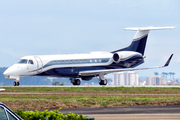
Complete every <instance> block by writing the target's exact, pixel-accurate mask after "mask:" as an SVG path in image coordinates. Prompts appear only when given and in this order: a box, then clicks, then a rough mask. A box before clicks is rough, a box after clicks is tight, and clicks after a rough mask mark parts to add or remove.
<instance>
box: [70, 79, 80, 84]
mask: <svg viewBox="0 0 180 120" xmlns="http://www.w3.org/2000/svg"><path fill="white" fill-rule="evenodd" d="M70 80H71V83H72V84H73V85H80V84H81V80H80V79H75V78H70Z"/></svg>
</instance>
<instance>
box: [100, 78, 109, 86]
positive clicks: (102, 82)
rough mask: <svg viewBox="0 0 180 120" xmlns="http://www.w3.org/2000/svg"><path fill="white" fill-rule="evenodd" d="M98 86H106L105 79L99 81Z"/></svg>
mask: <svg viewBox="0 0 180 120" xmlns="http://www.w3.org/2000/svg"><path fill="white" fill-rule="evenodd" d="M99 85H107V80H106V79H105V80H101V81H100V82H99Z"/></svg>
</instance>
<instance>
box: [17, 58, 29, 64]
mask: <svg viewBox="0 0 180 120" xmlns="http://www.w3.org/2000/svg"><path fill="white" fill-rule="evenodd" d="M18 63H19V64H27V60H26V59H21V60H20V61H19V62H18Z"/></svg>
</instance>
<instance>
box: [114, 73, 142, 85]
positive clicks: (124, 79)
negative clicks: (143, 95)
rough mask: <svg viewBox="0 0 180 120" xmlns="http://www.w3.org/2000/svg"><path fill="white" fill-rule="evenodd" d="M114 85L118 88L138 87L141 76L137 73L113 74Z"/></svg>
mask: <svg viewBox="0 0 180 120" xmlns="http://www.w3.org/2000/svg"><path fill="white" fill-rule="evenodd" d="M113 84H114V85H118V86H126V85H130V86H138V85H139V74H138V73H135V72H127V73H124V72H117V73H114V74H113Z"/></svg>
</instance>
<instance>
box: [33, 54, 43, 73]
mask: <svg viewBox="0 0 180 120" xmlns="http://www.w3.org/2000/svg"><path fill="white" fill-rule="evenodd" d="M34 58H35V59H36V62H37V73H41V72H42V69H43V63H42V60H41V58H40V57H38V56H35V57H34Z"/></svg>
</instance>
